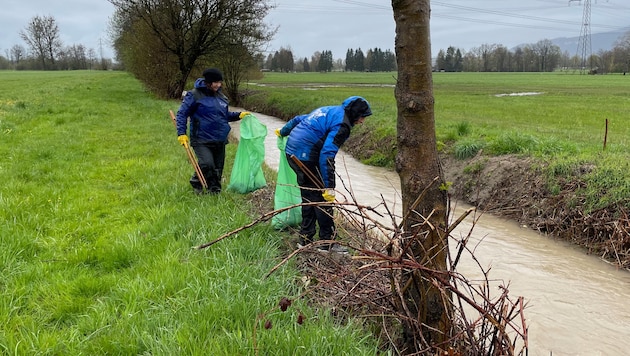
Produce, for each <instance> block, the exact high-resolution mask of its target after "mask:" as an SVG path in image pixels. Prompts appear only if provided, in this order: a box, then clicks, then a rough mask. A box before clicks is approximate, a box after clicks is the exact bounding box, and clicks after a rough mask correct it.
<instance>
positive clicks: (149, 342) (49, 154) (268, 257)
mask: <svg viewBox="0 0 630 356" xmlns="http://www.w3.org/2000/svg"><path fill="white" fill-rule="evenodd" d="M178 106H179V102H177V101H172V102H167V101H162V100H157V99H155V98H153V97H152V96H151V95H150V94H149V93H147V92H146V91H145V90H144V89H143V88H142V86H141V85H140V84H139V83H138V82H137V81H136V80H135V79H133V78H132V77H131V76H130V75H129V74H126V73H121V72H96V71H74V72H0V181H1V182H2V185H1V186H0V207H1V209H0V224H1V225H0V275H1V276H2V277H1V279H0V291H1V293H0V319H1V320H2V321H3V323H2V325H0V354H3V355H139V354H145V355H148V354H151V355H254V354H257V352H258V353H259V354H261V355H296V354H300V355H333V354H335V355H373V354H376V353H377V345H376V342H375V341H374V340H373V338H372V337H371V336H370V334H369V332H367V331H365V330H364V329H363V328H362V327H361V325H358V323H357V322H354V321H352V320H351V321H349V322H348V323H344V324H340V323H338V322H336V321H335V320H334V319H333V318H332V317H330V316H329V314H328V313H327V312H326V310H313V309H312V308H310V307H309V306H308V305H306V303H305V302H304V301H303V300H302V299H298V300H297V301H295V302H294V304H293V306H292V307H291V308H289V310H288V311H286V312H284V313H282V312H280V311H279V310H278V309H277V304H278V302H279V301H280V299H281V298H282V297H288V298H294V297H296V296H298V295H299V294H300V293H301V288H300V284H299V276H298V273H297V271H295V269H294V268H293V266H291V264H289V266H288V267H286V268H283V269H280V270H279V271H277V272H276V273H274V274H272V275H271V276H270V277H269V278H264V276H265V275H266V274H267V273H268V272H269V271H270V269H271V268H272V267H273V266H275V265H276V264H277V263H278V262H279V261H280V260H281V256H280V250H281V249H280V247H281V246H283V244H284V243H286V241H284V240H283V239H284V238H286V237H283V235H282V234H279V233H278V232H276V231H275V230H273V229H272V228H271V227H270V226H268V225H265V224H262V225H258V226H256V227H254V228H252V229H248V230H245V231H243V232H241V233H239V234H238V236H236V237H232V238H230V239H226V240H224V241H222V242H221V243H220V244H216V245H214V246H213V247H212V248H209V249H207V250H203V251H199V250H194V249H192V248H193V247H194V246H197V245H199V244H201V243H204V242H208V241H211V240H213V239H214V238H216V237H218V236H220V235H221V234H223V233H225V232H228V231H231V230H233V229H235V228H238V227H240V226H242V225H244V224H246V223H248V222H250V221H251V220H252V217H251V216H249V215H248V214H247V211H248V209H247V207H248V206H249V197H248V195H240V194H237V193H233V192H229V191H224V192H223V193H221V194H220V195H205V196H196V195H194V194H192V191H191V189H190V187H189V185H188V178H189V176H190V174H191V173H192V168H191V167H190V165H189V164H188V162H187V160H186V154H185V152H184V151H183V149H182V148H181V147H180V146H179V145H178V144H177V140H176V134H175V131H174V128H173V125H172V123H171V121H170V118H169V116H168V110H177V108H178ZM235 152H236V145H234V144H230V145H228V158H227V161H226V166H227V169H226V172H225V173H224V177H226V179H229V177H230V168H231V163H232V162H233V159H234V154H235ZM267 175H268V176H267V178H268V181H269V182H271V181H273V179H275V178H274V177H273V175H272V174H270V173H269V172H267ZM225 186H227V182H225ZM301 313H303V314H304V316H305V317H306V319H305V322H304V323H303V324H301V325H300V324H298V323H297V322H296V321H297V318H298V316H299V314H301ZM261 315H264V316H263V317H261ZM266 320H270V321H271V322H272V325H273V327H272V328H271V329H265V328H264V327H263V323H264V322H265V321H266ZM254 330H256V334H254ZM256 348H257V349H256Z"/></svg>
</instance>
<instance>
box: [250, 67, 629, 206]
mask: <svg viewBox="0 0 630 356" xmlns="http://www.w3.org/2000/svg"><path fill="white" fill-rule="evenodd" d="M395 82H396V73H394V72H392V73H265V75H264V78H262V79H260V80H255V81H252V83H250V84H249V85H247V86H246V89H248V90H251V91H252V93H254V94H252V95H250V96H249V97H248V98H247V102H248V105H249V106H253V107H267V108H272V109H274V110H273V111H274V112H277V113H278V112H279V113H282V114H283V115H284V116H285V118H289V117H292V116H293V115H296V114H299V113H304V112H309V111H310V110H312V109H314V108H316V107H318V106H323V105H338V104H339V103H340V102H341V101H342V100H343V99H344V98H346V97H347V96H350V95H361V96H364V97H365V98H366V99H368V101H370V103H371V105H372V111H373V112H374V115H373V116H371V117H370V118H369V119H368V120H366V122H365V124H363V125H361V126H360V127H357V128H356V132H357V133H356V134H354V133H353V136H364V135H365V136H367V137H369V140H367V141H366V142H364V141H362V142H363V143H362V144H363V145H365V146H366V151H369V152H374V153H373V154H371V156H369V157H359V158H361V159H362V160H363V161H364V162H366V163H368V164H373V165H380V166H386V167H390V168H392V167H393V164H394V163H393V162H394V158H395V154H396V150H395V142H396V120H397V108H396V101H395V97H394V85H395ZM433 88H434V90H433V95H434V98H435V124H436V132H437V139H438V148H439V149H440V150H445V151H446V152H447V153H451V154H453V155H455V156H456V157H459V158H467V157H471V156H474V155H476V154H477V153H478V152H479V151H480V150H483V152H484V153H485V154H490V155H501V154H517V155H525V156H532V157H536V158H538V159H540V160H541V162H544V164H545V166H546V167H547V168H546V176H547V178H548V179H549V185H550V186H551V187H553V186H554V185H555V184H556V183H555V182H556V181H557V180H559V179H563V178H569V177H571V176H574V175H575V174H577V173H576V172H578V173H579V172H582V171H584V170H583V169H582V167H585V166H587V167H596V169H594V170H592V171H590V172H588V173H584V174H581V173H580V174H581V176H580V177H579V178H580V179H581V180H583V181H585V182H586V185H585V187H584V188H581V189H582V190H581V191H579V192H577V193H578V195H580V196H584V197H585V199H586V207H587V209H597V208H602V207H606V206H608V205H610V204H615V203H621V204H626V206H628V207H630V173H629V172H630V111H628V108H630V96H628V94H627V93H628V88H630V77H629V76H623V75H599V76H592V75H580V74H568V73H433ZM525 94H528V95H525ZM606 120H608V135H607V142H606V143H607V144H606V149H605V150H604V138H605V136H606ZM352 138H353V137H352V136H351V138H350V139H351V140H352ZM349 143H350V141H349ZM360 153H361V152H358V154H359V155H360Z"/></svg>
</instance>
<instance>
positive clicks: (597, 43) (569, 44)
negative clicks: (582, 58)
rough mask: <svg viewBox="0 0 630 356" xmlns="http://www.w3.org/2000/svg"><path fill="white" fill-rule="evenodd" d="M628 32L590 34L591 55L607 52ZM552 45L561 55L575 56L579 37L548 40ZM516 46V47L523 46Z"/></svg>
mask: <svg viewBox="0 0 630 356" xmlns="http://www.w3.org/2000/svg"><path fill="white" fill-rule="evenodd" d="M628 31H630V28H628V29H625V30H622V31H614V32H602V33H592V34H591V48H592V51H593V54H597V53H599V51H601V50H604V51H609V50H611V49H613V47H615V43H616V42H617V41H618V40H619V39H620V38H621V37H622V36H623V35H625V34H626V33H627V32H628ZM550 41H551V42H552V43H553V44H555V45H556V46H558V47H560V51H561V52H562V53H564V52H568V53H569V55H573V54H576V52H577V47H578V42H579V41H580V36H575V37H558V38H554V39H551V40H550ZM523 45H525V44H522V45H518V46H516V47H515V48H517V47H520V46H523Z"/></svg>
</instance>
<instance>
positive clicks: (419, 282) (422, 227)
mask: <svg viewBox="0 0 630 356" xmlns="http://www.w3.org/2000/svg"><path fill="white" fill-rule="evenodd" d="M392 8H393V10H394V19H395V21H396V57H397V63H398V82H397V84H396V101H397V106H398V121H397V130H398V133H397V143H398V155H397V157H396V171H397V172H398V174H399V176H400V182H401V189H402V203H403V215H407V214H408V213H411V214H409V215H407V216H408V218H407V219H406V220H405V221H404V224H403V228H404V235H403V236H404V239H405V243H409V248H408V249H407V250H406V251H403V253H405V254H407V255H408V257H411V255H413V258H414V259H415V261H417V262H419V263H421V264H422V265H423V266H424V267H427V268H429V269H431V270H435V271H444V272H446V271H447V269H448V268H447V260H446V257H447V247H448V240H447V236H445V230H446V226H447V215H448V211H447V196H446V191H445V190H443V189H442V187H443V181H444V179H443V174H442V170H441V167H440V161H439V158H438V154H437V148H436V138H435V121H434V111H433V107H434V99H433V83H432V74H431V42H430V35H429V20H430V4H429V0H392ZM436 178H437V181H436V180H435V179H436ZM427 187H428V190H427V191H426V192H425V193H424V196H423V198H422V199H421V200H420V201H419V202H418V203H417V205H415V206H414V203H415V202H416V200H417V198H418V197H419V196H420V195H421V193H422V192H423V190H425V189H427ZM410 210H411V211H410ZM424 218H427V219H428V222H429V224H425V223H423V222H424V220H423V219H424ZM404 245H405V244H403V246H404ZM445 275H446V274H445ZM445 275H444V276H445ZM444 278H447V277H444ZM432 279H433V275H432V274H431V273H429V272H425V271H424V270H421V269H415V270H411V269H408V270H403V271H402V274H401V280H400V284H399V286H400V288H401V296H402V297H401V300H400V302H401V304H400V305H399V306H400V307H401V313H404V314H406V315H407V316H408V317H409V319H408V320H403V328H404V336H405V344H406V348H407V350H406V352H410V353H413V352H419V351H421V350H426V347H427V345H435V344H437V343H440V342H443V341H445V340H447V339H448V338H449V336H450V335H449V334H450V329H451V323H450V321H449V316H450V315H449V314H450V313H449V312H448V311H449V305H450V296H449V295H448V294H442V293H441V292H440V290H439V289H438V288H436V287H435V286H434V284H433V283H432V282H431V281H432ZM442 346H443V347H446V345H442Z"/></svg>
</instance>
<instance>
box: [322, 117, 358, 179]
mask: <svg viewBox="0 0 630 356" xmlns="http://www.w3.org/2000/svg"><path fill="white" fill-rule="evenodd" d="M349 136H350V127H349V126H348V125H346V124H341V125H338V126H335V127H334V128H333V129H331V130H330V131H329V132H328V135H327V136H326V140H325V141H324V145H323V146H322V150H321V151H320V153H319V170H320V172H321V173H322V178H323V179H324V188H335V157H336V156H337V153H338V152H339V148H341V146H342V145H343V143H344V142H346V140H347V139H348V137H349Z"/></svg>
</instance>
